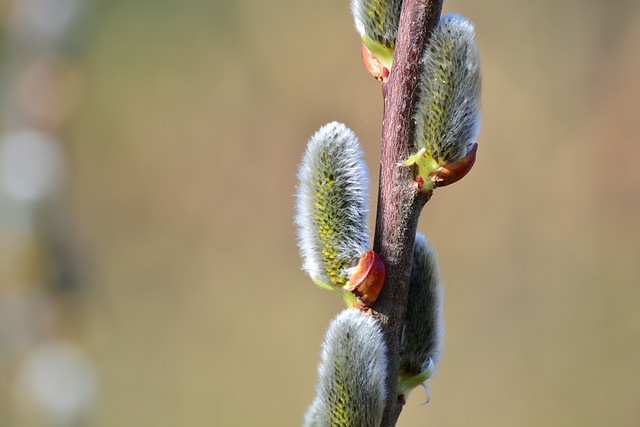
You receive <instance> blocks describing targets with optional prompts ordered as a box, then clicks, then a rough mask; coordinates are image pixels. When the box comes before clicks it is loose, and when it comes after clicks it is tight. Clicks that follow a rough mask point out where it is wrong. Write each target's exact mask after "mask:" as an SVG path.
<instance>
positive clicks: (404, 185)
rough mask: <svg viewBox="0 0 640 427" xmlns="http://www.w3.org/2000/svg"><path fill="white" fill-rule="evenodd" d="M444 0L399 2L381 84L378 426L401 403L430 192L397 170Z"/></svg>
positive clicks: (405, 153) (407, 149)
mask: <svg viewBox="0 0 640 427" xmlns="http://www.w3.org/2000/svg"><path fill="white" fill-rule="evenodd" d="M442 3H443V0H404V1H403V4H402V13H401V15H400V24H399V27H398V35H397V37H396V48H395V53H394V58H393V67H392V70H391V75H390V76H389V80H388V81H386V82H385V83H383V86H382V94H383V97H384V118H383V122H382V154H381V159H380V186H379V192H378V211H377V217H376V232H375V238H374V245H373V249H374V251H376V252H377V253H379V254H380V255H382V257H383V258H384V260H385V263H386V267H387V277H386V281H385V284H384V286H383V288H382V292H381V293H380V296H379V297H378V300H377V301H376V303H375V304H374V306H373V308H372V312H373V313H374V315H376V316H377V317H378V318H379V319H380V321H381V323H382V327H383V331H384V334H385V340H386V343H387V348H388V352H389V353H388V361H389V366H388V371H387V372H388V375H387V390H389V396H388V401H387V405H386V408H385V413H384V416H383V420H382V424H381V425H382V426H383V427H392V426H395V424H396V422H397V420H398V417H399V416H400V412H401V411H402V404H401V403H400V401H399V400H398V398H397V396H396V393H395V390H396V387H397V383H398V366H399V353H400V338H401V336H400V334H401V331H402V322H403V319H404V315H405V311H406V304H407V294H408V289H409V276H410V274H411V261H412V259H413V244H414V240H415V234H416V229H417V226H418V218H419V217H420V211H421V210H422V208H423V206H424V205H425V203H426V202H427V201H428V200H429V198H430V197H431V192H430V191H429V192H421V191H418V190H417V187H416V186H415V183H414V180H413V174H412V171H411V168H407V167H398V163H399V162H401V161H403V160H405V159H407V158H408V157H409V155H410V154H412V153H411V150H412V147H413V146H414V144H413V125H412V119H411V118H412V112H413V106H414V104H415V94H416V82H417V76H418V73H419V72H420V69H421V58H422V55H423V51H424V46H425V42H426V40H427V37H429V35H430V34H431V31H432V30H433V27H434V26H435V25H436V23H437V22H438V20H439V19H440V13H441V11H442Z"/></svg>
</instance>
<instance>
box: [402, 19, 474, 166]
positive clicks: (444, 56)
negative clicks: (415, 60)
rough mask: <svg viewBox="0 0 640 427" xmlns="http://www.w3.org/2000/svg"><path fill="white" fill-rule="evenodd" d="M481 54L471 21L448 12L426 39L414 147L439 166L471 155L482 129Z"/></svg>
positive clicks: (416, 113)
mask: <svg viewBox="0 0 640 427" xmlns="http://www.w3.org/2000/svg"><path fill="white" fill-rule="evenodd" d="M481 85H482V79H481V76H480V57H479V55H478V48H477V46H476V43H475V34H474V27H473V24H472V23H471V22H470V21H468V20H466V19H465V18H463V17H461V16H459V15H456V14H452V13H449V14H446V15H444V16H442V17H441V18H440V21H439V23H438V25H436V27H435V29H434V30H433V33H432V35H431V37H430V38H429V40H428V44H427V46H426V50H425V53H424V68H423V71H422V75H421V77H420V79H419V84H418V101H417V104H416V111H415V115H414V119H415V125H416V126H415V141H416V147H415V148H416V151H418V150H420V149H422V148H424V149H425V150H426V155H428V156H429V157H431V158H432V159H434V160H435V162H436V163H437V164H439V165H440V166H443V165H446V164H448V163H453V162H456V161H458V160H460V159H462V158H463V157H465V155H466V154H467V152H468V151H469V144H470V143H471V142H472V141H473V140H474V138H475V137H476V135H477V133H478V131H479V128H480V95H481Z"/></svg>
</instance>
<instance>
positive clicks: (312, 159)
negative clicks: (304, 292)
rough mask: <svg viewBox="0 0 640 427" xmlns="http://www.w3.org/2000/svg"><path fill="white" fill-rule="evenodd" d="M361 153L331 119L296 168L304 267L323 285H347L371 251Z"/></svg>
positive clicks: (350, 135)
mask: <svg viewBox="0 0 640 427" xmlns="http://www.w3.org/2000/svg"><path fill="white" fill-rule="evenodd" d="M362 156H363V153H362V150H361V148H360V143H359V141H358V138H357V137H356V135H355V134H354V133H353V132H352V131H351V130H350V129H349V128H347V127H346V126H345V125H344V124H342V123H338V122H332V123H329V124H326V125H324V126H322V127H321V128H320V129H319V130H318V131H317V132H316V133H315V134H314V135H313V136H312V137H311V139H310V140H309V142H308V144H307V150H306V152H305V154H304V156H303V159H302V164H301V165H300V169H299V172H298V179H299V187H298V194H297V203H296V207H297V212H296V224H297V225H298V244H299V247H300V253H301V255H302V259H303V265H302V268H303V270H305V271H306V272H307V273H308V274H309V275H310V276H311V278H312V279H313V280H314V281H315V282H316V283H318V284H320V285H323V286H325V287H331V286H344V285H345V284H346V283H347V281H348V279H349V272H350V270H351V269H352V268H353V267H355V266H356V265H357V263H358V260H359V258H360V255H361V254H362V253H364V252H366V251H367V250H368V244H367V242H368V240H369V232H368V227H367V214H368V210H369V208H368V178H367V169H366V165H365V163H364V161H363V160H362Z"/></svg>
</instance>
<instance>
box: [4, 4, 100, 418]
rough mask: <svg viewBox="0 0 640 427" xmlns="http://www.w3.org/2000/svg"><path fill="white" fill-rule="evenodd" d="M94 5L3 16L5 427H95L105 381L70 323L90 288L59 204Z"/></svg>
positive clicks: (24, 9)
mask: <svg viewBox="0 0 640 427" xmlns="http://www.w3.org/2000/svg"><path fill="white" fill-rule="evenodd" d="M90 9H91V8H90V3H89V0H14V1H13V2H10V3H9V5H8V6H5V9H3V10H2V12H3V15H2V19H3V21H2V23H1V24H2V42H3V45H2V51H1V54H2V57H3V61H2V69H1V70H0V71H1V75H0V78H1V80H0V85H1V86H0V89H1V90H0V107H1V110H0V112H1V115H0V125H1V128H0V236H1V238H0V425H3V426H10V427H14V426H15V427H20V426H42V427H47V426H56V427H72V426H81V425H87V422H88V420H89V419H90V414H91V410H92V407H93V405H94V403H95V399H96V393H97V375H96V372H95V369H94V367H93V364H92V362H91V360H90V358H89V356H88V355H87V352H86V351H85V350H84V349H83V347H82V344H81V341H82V340H81V337H78V336H77V335H78V333H76V332H74V331H72V328H71V327H70V325H71V324H75V323H78V322H81V319H79V318H78V317H79V310H78V309H77V308H78V305H79V304H82V300H81V298H79V297H80V296H81V290H82V283H81V280H80V279H79V275H78V271H77V262H76V259H75V258H76V254H75V253H74V250H73V243H72V238H71V237H72V233H71V232H70V221H69V219H68V215H66V213H65V212H64V209H63V208H62V206H64V204H63V203H60V199H61V197H62V195H63V194H64V186H65V182H66V178H67V173H68V172H67V163H68V162H67V154H66V147H65V145H64V133H65V129H66V127H67V126H68V125H69V123H70V121H71V119H72V118H73V116H74V114H75V113H76V112H77V110H78V107H79V105H80V104H81V102H82V99H83V94H84V90H85V86H86V85H85V76H84V70H83V66H82V60H81V53H82V50H83V47H84V41H85V40H86V30H87V27H86V22H87V20H88V17H89V12H90Z"/></svg>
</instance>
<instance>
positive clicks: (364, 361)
mask: <svg viewBox="0 0 640 427" xmlns="http://www.w3.org/2000/svg"><path fill="white" fill-rule="evenodd" d="M386 372H387V356H386V346H385V343H384V337H383V335H382V330H381V328H380V325H379V323H378V320H376V319H375V318H374V317H373V316H370V315H367V314H364V313H363V312H361V311H359V310H355V309H347V310H344V311H342V312H341V313H340V314H339V315H338V316H337V317H336V318H335V319H334V320H333V321H332V322H331V324H330V325H329V328H328V329H327V333H326V335H325V341H324V343H323V345H322V354H321V361H320V364H319V366H318V384H317V385H316V398H315V400H314V401H313V403H312V404H311V406H310V407H309V409H308V410H307V414H306V415H305V423H304V426H319V427H320V426H322V427H324V426H331V427H376V426H379V425H380V422H381V420H382V413H383V411H384V407H385V401H386V395H387V394H386V389H385V381H386V375H387V374H386Z"/></svg>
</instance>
